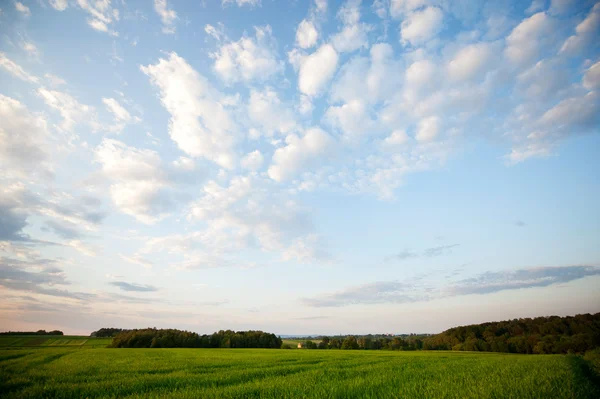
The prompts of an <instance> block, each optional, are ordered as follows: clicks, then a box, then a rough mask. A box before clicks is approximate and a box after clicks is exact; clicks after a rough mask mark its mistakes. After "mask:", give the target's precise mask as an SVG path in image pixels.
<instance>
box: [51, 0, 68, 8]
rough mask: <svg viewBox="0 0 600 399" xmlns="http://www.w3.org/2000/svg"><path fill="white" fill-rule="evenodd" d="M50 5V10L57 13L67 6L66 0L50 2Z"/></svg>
mask: <svg viewBox="0 0 600 399" xmlns="http://www.w3.org/2000/svg"><path fill="white" fill-rule="evenodd" d="M50 5H51V6H52V8H54V9H55V10H58V11H64V10H66V9H67V7H68V6H69V3H68V2H67V0H50Z"/></svg>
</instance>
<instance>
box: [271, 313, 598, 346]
mask: <svg viewBox="0 0 600 399" xmlns="http://www.w3.org/2000/svg"><path fill="white" fill-rule="evenodd" d="M316 339H320V342H319V343H316V342H313V341H312V340H311V339H308V340H306V341H304V342H303V345H302V347H303V348H306V349H367V350H408V351H410V350H454V351H479V352H506V353H536V354H561V353H585V352H587V351H589V350H591V349H594V348H599V347H600V313H596V314H593V315H592V314H581V315H577V316H567V317H559V316H550V317H536V318H533V319H532V318H524V319H513V320H506V321H499V322H491V323H482V324H473V325H468V326H461V327H454V328H451V329H449V330H446V331H444V332H442V333H440V334H436V335H412V334H411V335H403V336H395V337H387V336H381V335H379V336H377V335H364V336H355V335H349V336H337V337H332V338H330V337H326V336H321V337H317V338H316ZM316 339H315V340H316ZM287 347H288V346H286V345H285V344H284V346H283V348H287ZM290 348H291V347H290Z"/></svg>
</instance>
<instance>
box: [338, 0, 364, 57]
mask: <svg viewBox="0 0 600 399" xmlns="http://www.w3.org/2000/svg"><path fill="white" fill-rule="evenodd" d="M360 5H361V0H348V1H347V2H346V3H345V4H344V5H343V6H342V7H340V10H339V11H338V18H339V19H340V20H341V21H342V23H343V27H342V30H341V31H340V32H339V33H336V34H335V35H334V36H333V37H332V38H331V42H332V43H333V46H334V47H335V49H336V50H337V51H339V52H341V53H343V52H352V51H356V50H358V49H360V48H363V47H367V46H368V44H369V39H368V37H367V34H368V33H369V31H370V30H371V26H370V25H368V24H365V23H361V22H360Z"/></svg>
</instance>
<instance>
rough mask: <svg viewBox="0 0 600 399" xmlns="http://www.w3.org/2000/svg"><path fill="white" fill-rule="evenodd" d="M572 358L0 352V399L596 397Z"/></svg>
mask: <svg viewBox="0 0 600 399" xmlns="http://www.w3.org/2000/svg"><path fill="white" fill-rule="evenodd" d="M589 372H590V370H589V368H587V364H586V363H585V361H584V360H583V359H582V358H580V357H577V356H561V355H507V354H493V353H465V352H460V353H457V352H387V351H386V352H383V351H338V350H328V351H316V350H315V351H308V350H307V351H304V350H295V351H290V350H278V349H95V350H93V351H92V350H83V351H82V350H74V348H51V347H45V348H37V349H33V348H31V349H7V350H0V396H2V397H3V398H42V397H46V398H81V397H87V398H117V397H119V398H121V397H124V398H142V397H144V398H162V397H165V396H168V397H174V398H199V397H202V398H291V397H305V398H359V397H360V398H406V397H409V398H508V397H512V398H550V397H552V398H598V397H600V389H599V387H598V386H597V385H596V383H595V382H594V379H595V378H596V377H597V376H596V377H590V374H589Z"/></svg>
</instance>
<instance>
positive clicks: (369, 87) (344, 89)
mask: <svg viewBox="0 0 600 399" xmlns="http://www.w3.org/2000/svg"><path fill="white" fill-rule="evenodd" d="M393 55H394V51H393V49H392V47H391V46H390V45H389V44H387V43H377V44H374V45H373V46H372V47H371V51H370V58H369V59H367V58H366V57H355V58H353V59H351V60H350V61H349V62H347V63H346V64H345V65H344V66H343V67H342V68H341V70H340V72H339V73H338V76H337V78H336V81H335V82H334V83H333V85H332V88H331V90H330V96H331V99H332V101H335V102H337V101H341V102H346V103H349V102H353V101H354V102H356V101H361V102H370V103H376V102H377V101H379V100H385V99H389V98H390V97H391V95H393V93H395V92H396V91H397V89H398V87H397V86H398V83H399V80H401V76H400V74H399V73H398V71H399V70H400V69H401V66H400V65H399V64H398V63H396V62H395V60H394V59H393Z"/></svg>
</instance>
